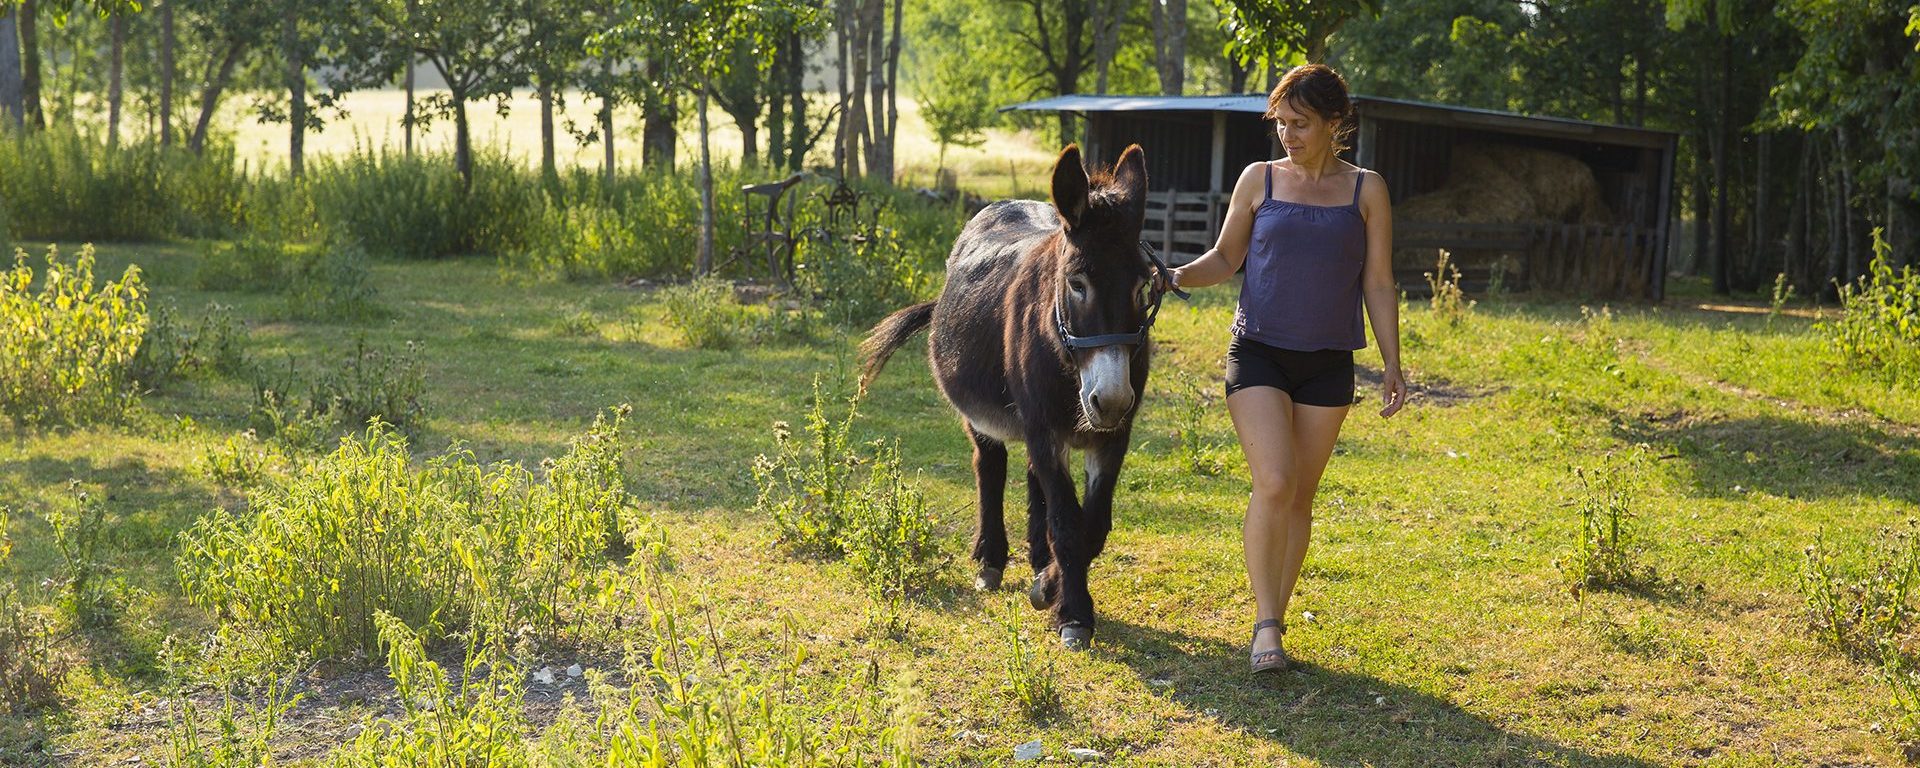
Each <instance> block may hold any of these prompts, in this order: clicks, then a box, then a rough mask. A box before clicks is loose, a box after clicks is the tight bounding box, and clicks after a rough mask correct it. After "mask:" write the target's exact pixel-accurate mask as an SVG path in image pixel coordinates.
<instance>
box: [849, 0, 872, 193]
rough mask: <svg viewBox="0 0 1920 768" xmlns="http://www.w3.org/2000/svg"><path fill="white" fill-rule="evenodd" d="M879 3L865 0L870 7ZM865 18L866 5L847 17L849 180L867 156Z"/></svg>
mask: <svg viewBox="0 0 1920 768" xmlns="http://www.w3.org/2000/svg"><path fill="white" fill-rule="evenodd" d="M873 2H876V0H866V4H867V5H871V4H872V3H873ZM865 18H866V11H865V6H864V5H863V6H862V7H861V11H860V12H859V13H856V14H850V15H849V16H848V17H847V26H846V27H845V32H844V34H845V35H846V36H847V51H848V55H849V56H850V57H851V58H852V69H851V72H850V74H849V75H848V77H847V86H848V87H847V93H848V94H850V97H849V99H848V101H847V109H846V111H845V112H842V113H841V115H840V125H841V127H842V128H844V129H845V130H846V152H847V158H846V168H845V170H844V171H843V173H844V174H845V176H846V178H849V179H852V178H858V177H859V176H860V175H861V174H860V168H861V164H862V161H863V160H865V157H866V154H865V153H866V144H864V143H862V142H861V141H860V139H861V138H862V137H863V136H866V135H867V107H866V105H867V91H866V85H865V83H866V79H867V32H866V25H865V24H863V23H862V22H863V21H864V20H865Z"/></svg>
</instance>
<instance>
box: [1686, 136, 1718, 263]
mask: <svg viewBox="0 0 1920 768" xmlns="http://www.w3.org/2000/svg"><path fill="white" fill-rule="evenodd" d="M1711 130H1712V129H1710V128H1709V129H1706V130H1703V131H1702V134H1706V133H1708V132H1709V131H1711ZM1709 146H1710V139H1708V138H1707V136H1706V135H1702V136H1699V137H1696V138H1695V140H1694V152H1693V258H1692V259H1690V260H1689V262H1690V263H1689V264H1688V271H1689V272H1691V273H1692V274H1695V275H1698V274H1700V273H1701V272H1702V271H1703V270H1704V271H1707V272H1711V271H1712V269H1713V265H1712V262H1711V261H1710V259H1711V258H1712V256H1711V252H1712V250H1713V248H1712V246H1713V239H1712V233H1713V224H1712V221H1713V215H1712V213H1713V188H1712V184H1711V183H1710V182H1709V181H1708V176H1707V157H1706V156H1707V154H1708V151H1709V150H1708V147H1709Z"/></svg>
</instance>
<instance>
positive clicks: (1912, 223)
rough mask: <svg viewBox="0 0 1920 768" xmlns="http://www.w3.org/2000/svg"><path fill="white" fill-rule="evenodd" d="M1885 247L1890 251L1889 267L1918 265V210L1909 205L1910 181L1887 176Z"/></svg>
mask: <svg viewBox="0 0 1920 768" xmlns="http://www.w3.org/2000/svg"><path fill="white" fill-rule="evenodd" d="M1887 245H1889V246H1892V247H1893V265H1894V267H1895V268H1896V269H1897V268H1899V267H1902V266H1905V265H1908V264H1915V263H1920V253H1915V251H1916V249H1920V207H1917V206H1915V205H1914V202H1913V181H1912V180H1911V179H1908V178H1906V177H1904V176H1900V175H1899V174H1897V173H1889V174H1887Z"/></svg>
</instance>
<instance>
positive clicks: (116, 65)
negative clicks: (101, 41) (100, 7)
mask: <svg viewBox="0 0 1920 768" xmlns="http://www.w3.org/2000/svg"><path fill="white" fill-rule="evenodd" d="M107 27H108V29H109V30H110V32H109V35H110V36H111V37H112V40H111V42H109V43H108V47H109V50H110V52H109V54H108V60H107V146H109V147H118V146H120V108H121V105H122V103H123V102H125V100H126V80H127V78H126V72H127V68H126V53H127V14H126V13H125V12H124V11H114V12H113V15H112V16H111V17H110V18H109V19H108V21H107Z"/></svg>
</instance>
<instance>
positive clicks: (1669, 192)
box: [1650, 137, 1676, 301]
mask: <svg viewBox="0 0 1920 768" xmlns="http://www.w3.org/2000/svg"><path fill="white" fill-rule="evenodd" d="M1675 141H1676V139H1674V138H1672V137H1669V138H1668V139H1667V146H1666V148H1665V149H1663V150H1661V151H1660V207H1659V208H1658V209H1657V210H1658V211H1659V216H1660V220H1659V221H1658V222H1656V223H1655V224H1654V226H1656V227H1659V233H1658V234H1656V235H1654V249H1653V254H1654V255H1653V275H1652V279H1651V282H1650V286H1651V288H1652V291H1651V294H1652V295H1651V298H1652V299H1653V300H1654V301H1661V300H1663V299H1665V298H1666V297H1667V232H1668V226H1669V224H1670V223H1671V222H1672V221H1673V212H1672V210H1671V206H1672V205H1673V155H1674V148H1675Z"/></svg>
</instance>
